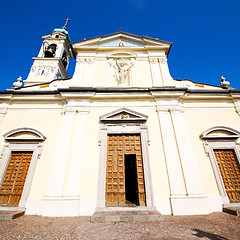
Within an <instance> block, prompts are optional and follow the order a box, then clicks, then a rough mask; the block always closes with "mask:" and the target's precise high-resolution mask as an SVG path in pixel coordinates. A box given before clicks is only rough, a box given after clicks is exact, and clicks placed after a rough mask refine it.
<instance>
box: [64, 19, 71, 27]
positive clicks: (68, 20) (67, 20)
mask: <svg viewBox="0 0 240 240" xmlns="http://www.w3.org/2000/svg"><path fill="white" fill-rule="evenodd" d="M64 21H66V23H65V25H64V27H63V28H67V23H68V22H70V21H71V19H69V18H67V19H64Z"/></svg>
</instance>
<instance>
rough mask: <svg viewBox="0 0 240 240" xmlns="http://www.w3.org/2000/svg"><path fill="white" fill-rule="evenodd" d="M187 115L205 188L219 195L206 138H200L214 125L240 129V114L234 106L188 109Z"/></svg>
mask: <svg viewBox="0 0 240 240" xmlns="http://www.w3.org/2000/svg"><path fill="white" fill-rule="evenodd" d="M185 117H186V121H187V125H188V128H189V132H190V137H191V141H192V145H193V148H194V151H195V154H196V157H197V161H198V167H199V171H200V176H201V180H202V183H203V188H204V190H205V192H206V193H207V194H208V195H218V194H219V191H218V187H217V183H216V180H215V176H214V172H213V169H212V166H211V162H210V159H209V157H208V156H207V155H206V153H205V150H204V147H203V143H204V140H202V139H200V135H201V133H202V132H203V131H205V130H207V129H209V128H211V127H214V126H226V127H231V128H234V129H236V130H238V131H240V124H239V116H238V115H237V114H236V112H235V111H234V109H233V108H232V109H228V110H217V109H215V110H214V109H209V110H187V111H185Z"/></svg>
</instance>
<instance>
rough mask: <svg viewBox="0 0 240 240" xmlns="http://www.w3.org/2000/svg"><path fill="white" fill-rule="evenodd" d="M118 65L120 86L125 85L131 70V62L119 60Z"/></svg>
mask: <svg viewBox="0 0 240 240" xmlns="http://www.w3.org/2000/svg"><path fill="white" fill-rule="evenodd" d="M116 65H117V68H118V76H119V84H120V85H124V84H125V81H126V76H127V73H128V70H129V69H130V68H131V65H130V63H129V62H127V61H125V60H124V59H123V58H121V59H119V60H117V61H116Z"/></svg>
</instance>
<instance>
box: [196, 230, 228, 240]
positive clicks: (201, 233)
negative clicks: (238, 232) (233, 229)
mask: <svg viewBox="0 0 240 240" xmlns="http://www.w3.org/2000/svg"><path fill="white" fill-rule="evenodd" d="M193 231H195V232H196V233H194V234H193V235H194V236H196V237H199V238H205V239H211V240H228V238H225V237H221V236H219V235H216V234H214V233H209V232H205V231H202V230H199V229H193Z"/></svg>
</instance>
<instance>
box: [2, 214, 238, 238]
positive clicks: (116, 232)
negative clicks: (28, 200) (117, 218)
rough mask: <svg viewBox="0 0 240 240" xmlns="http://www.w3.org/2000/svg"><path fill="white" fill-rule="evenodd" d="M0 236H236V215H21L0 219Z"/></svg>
mask: <svg viewBox="0 0 240 240" xmlns="http://www.w3.org/2000/svg"><path fill="white" fill-rule="evenodd" d="M0 239H11V240H12V239H31V240H32V239H81V240H84V239H102V240H103V239H121V240H122V239H130V240H131V239H139V240H140V239H141V240H142V239H143V240H147V239H155V240H156V239H158V240H160V239H162V240H164V239H211V240H212V239H217V240H226V239H231V240H232V239H237V240H239V239H240V217H236V216H233V215H230V214H227V213H214V214H210V215H201V216H165V219H164V221H163V222H147V223H142V222H117V223H114V222H113V223H90V217H75V218H70V217H66V218H48V217H39V216H23V217H20V218H17V219H15V220H10V221H0Z"/></svg>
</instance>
